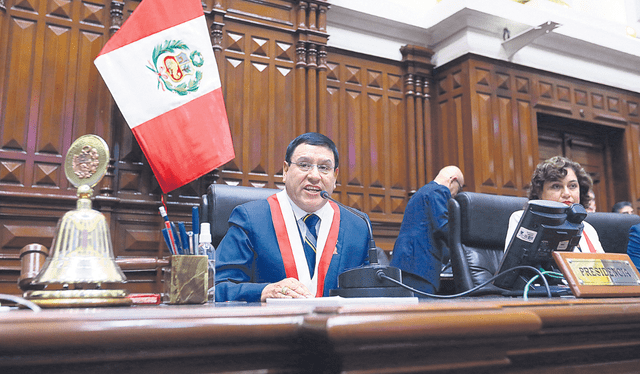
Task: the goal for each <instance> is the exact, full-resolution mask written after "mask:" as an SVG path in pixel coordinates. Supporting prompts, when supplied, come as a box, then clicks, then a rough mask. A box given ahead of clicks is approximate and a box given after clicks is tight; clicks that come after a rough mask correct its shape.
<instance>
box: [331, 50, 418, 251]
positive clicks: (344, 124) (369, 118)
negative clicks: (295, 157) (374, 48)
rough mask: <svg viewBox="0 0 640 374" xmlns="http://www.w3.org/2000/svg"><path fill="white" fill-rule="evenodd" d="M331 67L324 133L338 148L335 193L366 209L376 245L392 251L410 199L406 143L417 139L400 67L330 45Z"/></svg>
mask: <svg viewBox="0 0 640 374" xmlns="http://www.w3.org/2000/svg"><path fill="white" fill-rule="evenodd" d="M327 67H328V69H327V84H326V85H327V91H326V96H327V100H326V103H327V107H326V108H325V109H322V110H323V111H325V112H326V113H327V123H326V124H320V132H323V133H326V134H329V135H330V136H331V137H332V138H333V139H334V140H335V141H336V144H337V146H338V149H339V151H340V174H339V176H338V188H337V189H336V191H335V192H334V195H336V198H337V199H338V200H340V201H341V202H342V203H344V204H347V205H349V206H352V207H354V208H357V209H361V210H363V211H365V212H367V214H369V216H370V218H371V220H372V223H373V225H374V231H375V233H374V234H375V236H376V239H377V243H376V244H378V246H380V247H381V248H383V249H386V250H391V249H392V248H393V242H394V241H395V236H397V230H398V229H399V223H400V222H401V220H402V213H403V212H404V206H405V205H406V202H407V201H408V195H407V193H408V190H409V188H408V183H409V180H408V158H407V156H408V154H407V142H409V141H413V142H415V141H416V140H415V137H414V138H413V139H409V138H408V136H407V128H406V125H405V122H404V117H405V107H404V100H403V92H402V74H403V72H402V69H401V66H400V65H399V64H397V63H395V64H394V63H393V62H390V61H371V60H370V59H369V58H368V57H367V56H360V55H356V54H351V53H345V51H341V50H336V49H329V54H328V61H327ZM414 132H415V130H414Z"/></svg>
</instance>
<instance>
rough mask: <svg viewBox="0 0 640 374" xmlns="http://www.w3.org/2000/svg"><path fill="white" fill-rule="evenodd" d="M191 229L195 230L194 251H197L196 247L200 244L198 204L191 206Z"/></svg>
mask: <svg viewBox="0 0 640 374" xmlns="http://www.w3.org/2000/svg"><path fill="white" fill-rule="evenodd" d="M191 230H193V238H192V239H193V253H196V248H198V246H199V245H200V209H198V207H197V206H194V207H192V208H191ZM197 254H199V253H197Z"/></svg>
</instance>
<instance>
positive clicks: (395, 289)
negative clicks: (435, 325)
mask: <svg viewBox="0 0 640 374" xmlns="http://www.w3.org/2000/svg"><path fill="white" fill-rule="evenodd" d="M320 196H322V198H323V199H325V200H331V201H333V202H334V203H336V204H338V205H339V206H341V207H342V208H344V209H346V210H347V211H349V212H350V213H352V214H354V215H356V216H358V217H360V218H361V219H363V220H364V221H365V222H366V223H367V229H368V230H369V265H365V266H361V267H358V268H355V269H350V270H347V271H345V272H344V273H342V274H340V275H339V276H338V289H337V290H330V291H329V295H330V296H342V297H412V296H413V292H411V291H409V290H407V289H405V288H403V287H400V286H398V285H397V284H396V283H393V282H392V281H389V280H387V279H385V278H386V277H387V278H391V279H392V280H395V281H396V282H399V283H402V272H401V271H400V269H398V268H395V267H391V266H384V265H380V264H378V250H377V247H376V242H375V241H374V240H373V230H372V229H371V222H369V219H368V218H367V217H366V215H365V214H364V213H362V212H361V211H359V210H357V209H354V208H351V207H349V206H346V205H344V204H342V203H341V202H339V201H337V200H334V199H332V198H331V196H329V193H328V192H327V191H321V192H320ZM385 276H386V277H385Z"/></svg>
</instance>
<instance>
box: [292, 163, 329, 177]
mask: <svg viewBox="0 0 640 374" xmlns="http://www.w3.org/2000/svg"><path fill="white" fill-rule="evenodd" d="M292 164H293V165H296V166H297V167H298V169H300V171H303V172H305V173H306V172H309V171H311V169H313V167H314V166H316V167H317V168H318V171H319V172H320V173H322V174H329V173H330V172H331V171H333V166H331V165H323V164H312V163H310V162H304V161H302V162H290V163H289V165H292Z"/></svg>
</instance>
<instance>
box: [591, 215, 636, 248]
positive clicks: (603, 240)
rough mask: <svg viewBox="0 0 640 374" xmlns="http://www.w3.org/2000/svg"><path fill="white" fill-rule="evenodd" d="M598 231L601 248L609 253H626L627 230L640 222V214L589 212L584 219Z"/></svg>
mask: <svg viewBox="0 0 640 374" xmlns="http://www.w3.org/2000/svg"><path fill="white" fill-rule="evenodd" d="M585 221H587V222H589V223H590V224H591V226H593V228H594V229H596V231H597V232H598V238H599V239H600V244H602V249H604V251H605V252H610V253H627V244H628V243H629V230H630V229H631V226H633V225H635V224H637V223H640V216H638V215H635V214H621V213H598V212H596V213H589V214H588V215H587V219H586V220H585Z"/></svg>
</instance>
